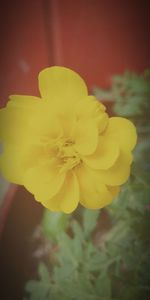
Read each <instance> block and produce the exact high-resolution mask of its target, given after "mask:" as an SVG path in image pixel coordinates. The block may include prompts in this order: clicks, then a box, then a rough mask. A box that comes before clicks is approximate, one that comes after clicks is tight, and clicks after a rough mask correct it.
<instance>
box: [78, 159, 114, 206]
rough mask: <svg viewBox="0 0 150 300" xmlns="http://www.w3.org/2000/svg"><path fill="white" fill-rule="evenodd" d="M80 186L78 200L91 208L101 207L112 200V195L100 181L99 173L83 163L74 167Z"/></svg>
mask: <svg viewBox="0 0 150 300" xmlns="http://www.w3.org/2000/svg"><path fill="white" fill-rule="evenodd" d="M76 174H77V177H78V181H79V187H80V202H81V204H82V205H83V206H85V207H87V208H91V209H98V208H102V207H104V206H106V205H108V204H109V203H111V201H112V195H111V193H110V192H109V190H108V189H107V187H106V185H105V184H104V183H103V182H101V178H100V177H99V174H98V173H96V172H95V171H93V170H91V169H90V168H88V167H87V166H85V165H84V164H82V165H81V166H80V167H78V168H77V169H76Z"/></svg>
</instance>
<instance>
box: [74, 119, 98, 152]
mask: <svg viewBox="0 0 150 300" xmlns="http://www.w3.org/2000/svg"><path fill="white" fill-rule="evenodd" d="M72 136H73V140H74V142H75V145H74V147H75V149H76V150H77V152H79V153H80V154H82V155H89V154H92V153H93V152H94V151H95V150H96V147H97V143H98V129H97V127H96V124H95V122H93V121H88V120H87V122H86V123H85V122H82V121H79V122H77V125H76V127H75V130H74V133H73V135H72Z"/></svg>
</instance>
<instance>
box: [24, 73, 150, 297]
mask: <svg viewBox="0 0 150 300" xmlns="http://www.w3.org/2000/svg"><path fill="white" fill-rule="evenodd" d="M149 78H150V72H149V71H146V72H145V73H144V74H143V75H136V74H131V73H129V72H128V73H126V74H125V75H122V76H115V77H114V78H113V81H112V82H113V83H112V87H111V89H110V90H109V91H103V90H100V89H97V90H95V93H96V94H99V96H100V98H101V95H103V99H104V98H105V100H108V99H110V98H111V99H113V100H114V99H115V105H114V111H115V112H117V114H118V115H120V116H127V117H128V118H131V119H132V120H133V121H134V122H135V123H136V125H137V128H138V133H139V134H138V135H139V142H138V146H137V147H136V150H135V153H134V164H133V167H132V173H131V176H130V179H129V180H128V182H127V183H126V184H125V185H124V186H123V188H122V189H121V192H120V194H119V196H118V198H116V199H115V200H114V201H113V203H112V205H110V206H108V207H107V208H105V209H102V210H100V211H92V210H87V209H82V210H81V209H80V210H79V211H78V215H72V216H71V217H70V218H69V219H68V217H67V219H65V216H64V215H62V214H58V215H57V217H56V216H55V214H53V213H48V212H45V214H44V218H43V222H42V228H43V232H44V235H45V237H46V238H48V239H50V240H51V241H52V242H53V243H54V244H55V245H56V246H57V249H58V250H57V252H55V254H54V256H55V263H53V264H51V263H50V264H51V268H50V269H49V268H48V267H47V266H46V265H44V264H43V263H42V264H40V265H39V270H38V278H37V279H36V280H31V281H29V282H28V283H27V285H26V297H27V299H28V300H29V299H30V300H38V299H39V300H47V299H50V300H80V299H81V300H141V299H143V300H149V299H150V234H149V228H150V143H149V135H148V130H149V129H148V128H149V120H148V115H149V110H148V107H149V101H150V88H149V84H148V80H149ZM108 222H109V224H110V226H108V224H107V223H108Z"/></svg>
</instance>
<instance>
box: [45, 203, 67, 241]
mask: <svg viewBox="0 0 150 300" xmlns="http://www.w3.org/2000/svg"><path fill="white" fill-rule="evenodd" d="M68 219H69V216H68V215H67V214H64V213H61V212H56V213H55V212H51V211H49V210H48V209H45V211H44V215H43V220H42V229H43V233H44V235H45V236H46V237H47V238H48V239H50V240H53V241H56V240H57V236H59V234H60V233H61V232H62V231H64V230H65V229H66V227H67V223H68Z"/></svg>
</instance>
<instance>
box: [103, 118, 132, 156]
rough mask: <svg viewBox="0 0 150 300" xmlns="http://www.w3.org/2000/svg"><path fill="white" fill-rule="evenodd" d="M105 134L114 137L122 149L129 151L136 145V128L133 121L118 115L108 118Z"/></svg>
mask: <svg viewBox="0 0 150 300" xmlns="http://www.w3.org/2000/svg"><path fill="white" fill-rule="evenodd" d="M105 134H106V135H107V136H110V137H112V138H113V137H114V138H116V139H117V141H118V143H119V144H120V146H121V147H122V149H125V150H129V151H131V150H132V149H133V148H134V147H135V145H136V141H137V134H136V128H135V126H134V125H133V123H132V122H131V121H129V120H127V119H124V118H120V117H112V118H110V119H109V125H108V127H107V130H106V132H105Z"/></svg>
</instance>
